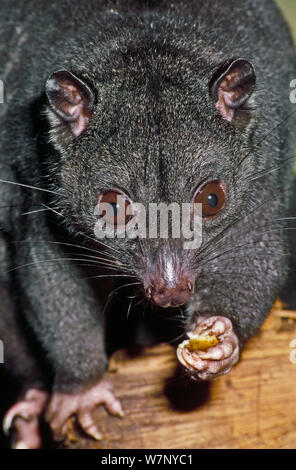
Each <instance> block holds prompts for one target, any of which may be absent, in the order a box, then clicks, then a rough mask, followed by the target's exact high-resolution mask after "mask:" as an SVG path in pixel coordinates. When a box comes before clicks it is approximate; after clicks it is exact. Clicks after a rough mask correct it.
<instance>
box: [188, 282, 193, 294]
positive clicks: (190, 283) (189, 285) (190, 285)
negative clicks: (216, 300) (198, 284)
mask: <svg viewBox="0 0 296 470" xmlns="http://www.w3.org/2000/svg"><path fill="white" fill-rule="evenodd" d="M187 291H188V292H190V293H191V292H193V283H192V282H191V281H188V282H187Z"/></svg>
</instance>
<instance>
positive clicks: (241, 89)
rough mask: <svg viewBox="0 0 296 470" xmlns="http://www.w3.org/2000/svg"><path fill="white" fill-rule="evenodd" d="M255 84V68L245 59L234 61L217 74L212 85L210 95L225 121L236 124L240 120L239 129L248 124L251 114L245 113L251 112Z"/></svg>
mask: <svg viewBox="0 0 296 470" xmlns="http://www.w3.org/2000/svg"><path fill="white" fill-rule="evenodd" d="M255 84H256V75H255V70H254V67H253V65H252V64H251V63H250V62H249V61H248V60H245V59H236V60H233V61H232V62H231V63H230V64H229V63H228V64H227V65H224V66H222V67H221V68H220V69H219V70H218V72H217V73H215V75H214V77H213V79H212V81H211V83H210V93H211V96H212V98H213V99H214V101H215V103H216V108H217V109H218V111H219V112H220V114H221V116H222V117H223V119H225V120H226V121H228V122H232V121H234V123H235V122H236V118H240V119H239V120H240V121H241V122H238V125H239V127H242V126H243V125H244V124H247V123H248V121H249V119H250V113H247V115H246V113H244V111H250V98H251V95H252V93H253V92H254V89H255Z"/></svg>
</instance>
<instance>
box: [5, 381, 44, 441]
mask: <svg viewBox="0 0 296 470" xmlns="http://www.w3.org/2000/svg"><path fill="white" fill-rule="evenodd" d="M48 398H49V394H48V393H47V392H45V391H44V390H38V389H34V388H31V389H29V390H28V391H27V392H26V394H25V396H24V399H23V400H22V401H19V402H17V403H15V404H14V405H13V406H12V407H11V408H10V409H9V410H8V411H7V413H6V415H5V417H4V419H3V430H4V432H5V434H7V435H9V434H10V431H11V430H12V429H13V431H14V436H15V437H14V442H13V443H12V448H14V449H38V448H40V447H41V442H42V439H41V433H40V426H39V418H40V416H41V414H42V413H43V412H44V409H45V407H46V405H47V402H48Z"/></svg>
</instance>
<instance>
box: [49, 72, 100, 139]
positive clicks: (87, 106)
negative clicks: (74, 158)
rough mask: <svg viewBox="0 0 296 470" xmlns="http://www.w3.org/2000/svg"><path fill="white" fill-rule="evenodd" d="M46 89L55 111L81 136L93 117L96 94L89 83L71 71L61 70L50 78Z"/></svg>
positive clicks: (76, 134) (74, 132)
mask: <svg viewBox="0 0 296 470" xmlns="http://www.w3.org/2000/svg"><path fill="white" fill-rule="evenodd" d="M45 91H46V95H47V98H48V101H49V104H50V105H51V108H52V109H53V111H54V112H55V113H56V114H57V116H58V117H59V118H60V119H61V121H62V122H64V123H66V124H68V125H69V126H70V128H71V130H72V132H73V134H74V135H75V136H79V135H80V134H81V133H82V132H83V131H84V130H85V129H86V127H87V124H88V122H89V120H90V118H91V117H92V107H93V103H94V95H93V92H92V91H91V89H90V88H89V87H88V85H86V83H84V82H83V81H82V80H80V79H79V78H77V77H75V75H73V74H72V73H71V72H68V71H67V70H59V71H57V72H54V73H53V74H52V75H51V76H50V77H49V78H48V80H47V82H46V87H45Z"/></svg>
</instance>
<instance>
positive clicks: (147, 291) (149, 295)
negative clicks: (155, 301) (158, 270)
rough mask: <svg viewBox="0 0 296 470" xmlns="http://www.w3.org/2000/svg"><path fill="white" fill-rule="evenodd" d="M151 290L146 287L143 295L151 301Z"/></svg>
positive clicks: (150, 287)
mask: <svg viewBox="0 0 296 470" xmlns="http://www.w3.org/2000/svg"><path fill="white" fill-rule="evenodd" d="M152 290H153V287H152V286H149V287H147V289H146V290H145V293H146V296H147V297H148V299H151V297H152Z"/></svg>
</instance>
